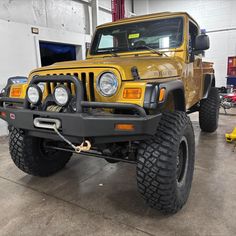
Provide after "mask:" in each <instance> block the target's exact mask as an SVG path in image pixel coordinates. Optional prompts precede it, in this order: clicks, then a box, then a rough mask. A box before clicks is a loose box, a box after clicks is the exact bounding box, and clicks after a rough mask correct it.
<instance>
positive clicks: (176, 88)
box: [144, 79, 186, 111]
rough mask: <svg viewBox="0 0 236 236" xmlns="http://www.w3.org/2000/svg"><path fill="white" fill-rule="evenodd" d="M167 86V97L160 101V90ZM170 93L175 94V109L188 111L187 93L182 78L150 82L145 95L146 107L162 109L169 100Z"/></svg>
mask: <svg viewBox="0 0 236 236" xmlns="http://www.w3.org/2000/svg"><path fill="white" fill-rule="evenodd" d="M162 88H165V90H166V93H165V98H164V100H163V102H159V103H158V97H159V91H160V89H162ZM170 93H172V94H173V96H174V104H175V109H176V110H179V111H186V106H185V93H184V85H183V82H182V80H179V79H177V80H172V81H168V82H164V83H158V82H155V83H148V84H147V86H146V92H145V97H144V108H145V109H161V108H162V107H163V106H164V105H165V103H166V102H167V98H168V96H169V95H170Z"/></svg>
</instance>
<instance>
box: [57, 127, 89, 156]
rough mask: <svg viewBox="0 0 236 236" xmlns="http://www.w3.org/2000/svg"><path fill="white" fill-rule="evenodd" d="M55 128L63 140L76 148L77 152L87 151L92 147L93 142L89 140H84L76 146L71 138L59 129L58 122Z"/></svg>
mask: <svg viewBox="0 0 236 236" xmlns="http://www.w3.org/2000/svg"><path fill="white" fill-rule="evenodd" d="M53 130H54V131H55V132H56V134H57V135H58V136H59V137H60V138H61V139H62V140H63V141H65V142H66V143H67V144H69V145H70V146H71V147H72V148H73V149H74V150H75V152H76V153H80V152H87V151H89V150H90V149H91V143H90V142H89V141H88V140H85V141H83V142H82V143H81V144H80V145H79V146H75V145H74V144H73V143H72V142H71V141H70V140H68V139H67V138H66V137H64V136H63V135H62V134H61V133H60V132H59V131H58V129H57V127H56V124H54V125H53Z"/></svg>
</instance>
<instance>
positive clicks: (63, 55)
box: [39, 41, 78, 66]
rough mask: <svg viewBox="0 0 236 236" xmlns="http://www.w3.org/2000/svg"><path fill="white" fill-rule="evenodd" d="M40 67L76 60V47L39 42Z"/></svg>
mask: <svg viewBox="0 0 236 236" xmlns="http://www.w3.org/2000/svg"><path fill="white" fill-rule="evenodd" d="M39 48H40V58H41V65H42V66H48V65H51V64H53V63H55V62H61V61H72V60H76V59H77V58H76V54H77V51H78V49H77V47H76V46H75V45H71V44H63V43H53V42H45V41H39Z"/></svg>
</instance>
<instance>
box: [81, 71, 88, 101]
mask: <svg viewBox="0 0 236 236" xmlns="http://www.w3.org/2000/svg"><path fill="white" fill-rule="evenodd" d="M81 81H82V84H83V90H84V100H85V101H88V95H87V89H86V88H87V87H86V73H81Z"/></svg>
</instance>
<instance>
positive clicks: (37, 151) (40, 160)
mask: <svg viewBox="0 0 236 236" xmlns="http://www.w3.org/2000/svg"><path fill="white" fill-rule="evenodd" d="M9 149H10V154H11V158H12V160H13V162H14V163H15V165H16V166H17V167H18V168H19V169H20V170H22V171H24V172H25V173H27V174H30V175H35V176H49V175H51V174H53V173H55V172H57V171H59V170H60V169H62V168H63V167H64V166H65V165H66V163H67V162H68V161H69V160H70V157H71V155H72V154H71V153H68V152H63V151H51V150H46V149H45V148H44V146H43V139H40V138H36V137H31V136H28V135H26V134H24V132H23V131H21V130H19V129H16V128H14V127H12V128H11V130H10V140H9Z"/></svg>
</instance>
